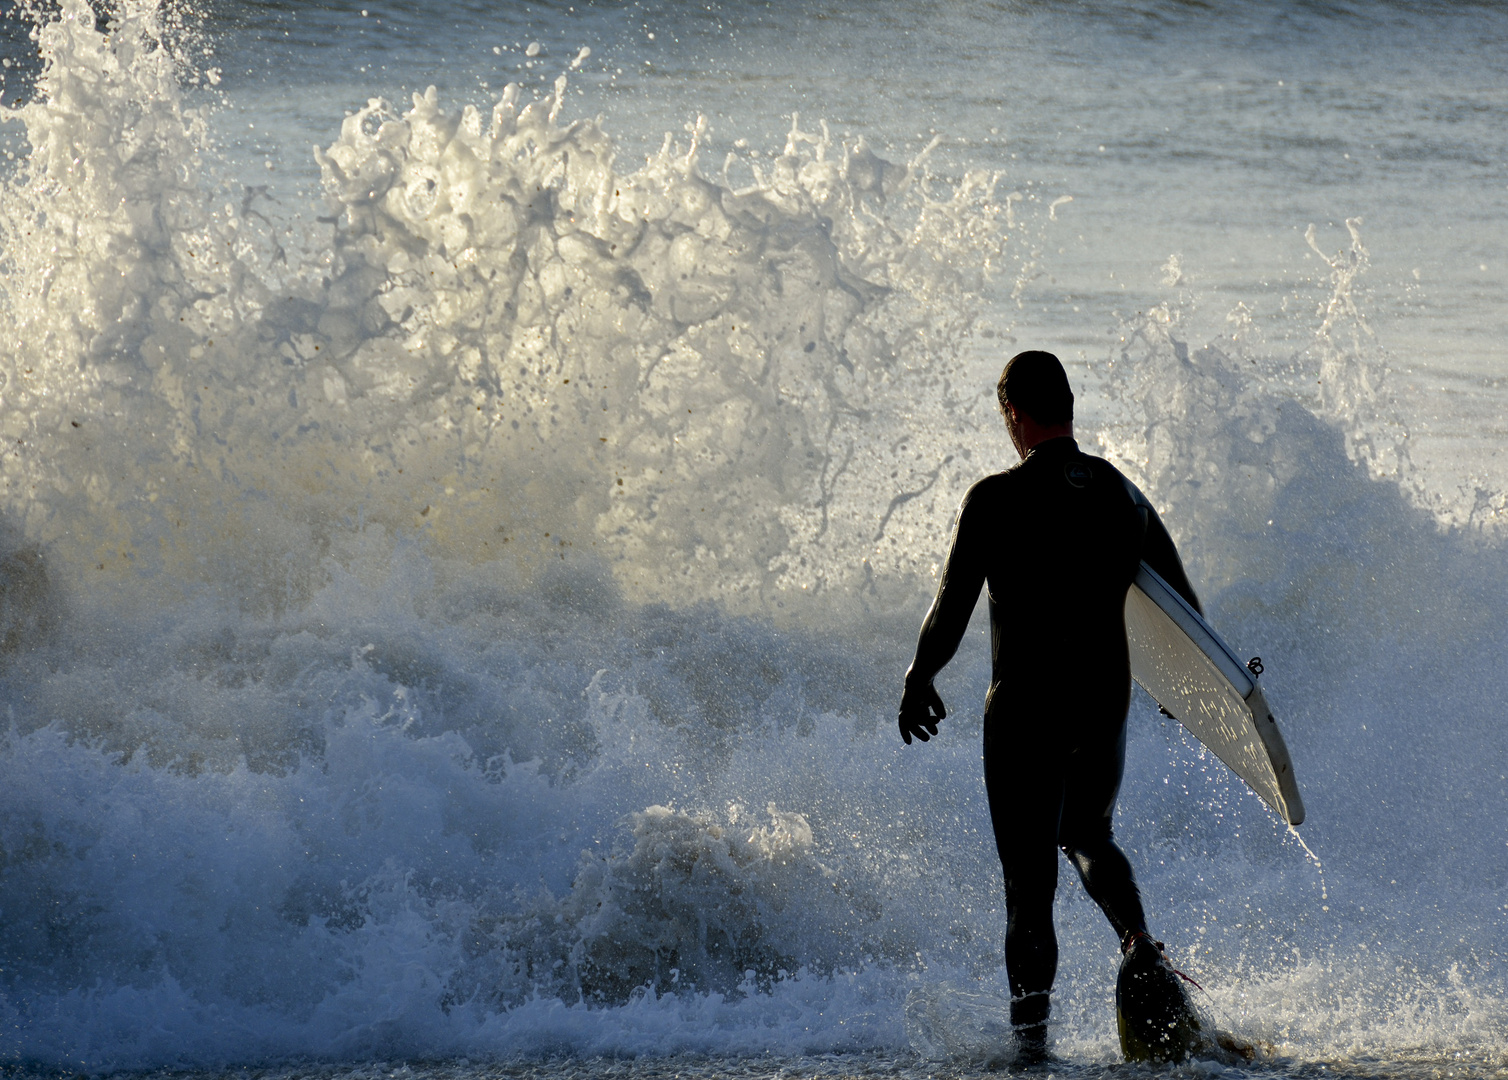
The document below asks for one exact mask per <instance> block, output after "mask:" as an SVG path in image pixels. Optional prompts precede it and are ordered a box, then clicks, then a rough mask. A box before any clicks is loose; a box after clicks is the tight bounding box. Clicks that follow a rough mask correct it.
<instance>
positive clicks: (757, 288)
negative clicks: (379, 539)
mask: <svg viewBox="0 0 1508 1080" xmlns="http://www.w3.org/2000/svg"><path fill="white" fill-rule="evenodd" d="M65 12H66V17H65V18H63V19H62V20H59V21H57V22H54V23H50V24H48V26H47V28H46V29H45V31H44V33H43V38H42V47H43V54H44V57H45V58H46V60H47V66H46V69H45V71H44V72H43V74H42V76H41V79H40V81H39V98H38V100H37V101H35V102H33V103H32V104H30V105H27V106H25V107H24V108H23V109H21V110H20V111H19V119H20V120H21V121H22V122H24V123H25V125H26V128H27V134H28V137H29V139H30V141H31V143H32V145H33V146H34V147H35V148H36V149H35V151H34V153H33V155H32V158H31V159H30V160H29V162H28V163H27V166H26V167H25V169H24V170H23V175H22V176H21V178H19V179H18V180H17V181H15V182H13V183H12V184H11V186H10V187H9V188H8V190H7V193H6V203H7V224H6V226H5V231H4V236H5V244H6V252H7V260H8V265H9V266H10V267H11V270H10V275H9V279H10V281H11V286H10V289H11V295H10V296H9V298H8V303H7V305H6V307H5V319H6V323H5V332H6V334H7V336H8V337H9V338H10V339H12V340H15V341H17V342H21V343H24V345H23V346H22V347H21V348H19V349H17V350H15V351H13V352H12V353H11V355H9V356H8V357H7V360H8V363H9V368H8V370H7V372H6V377H7V380H8V383H7V385H8V386H9V388H10V392H9V395H8V400H7V415H8V416H9V417H10V424H11V427H12V428H14V429H15V430H14V432H13V433H12V434H11V435H10V438H11V439H12V453H10V454H9V455H7V457H6V458H5V461H4V465H3V467H4V469H5V471H6V476H7V478H8V479H7V483H8V485H9V486H8V490H10V491H11V492H12V496H11V507H12V513H22V512H24V513H26V514H28V515H30V518H31V520H30V521H29V523H28V525H27V528H28V531H29V532H30V533H31V534H33V535H35V536H37V537H38V538H39V539H42V540H44V541H46V542H48V543H50V544H52V545H53V546H54V549H55V550H56V551H57V552H58V557H60V558H68V559H69V561H75V562H77V563H80V564H83V565H89V564H90V563H94V564H97V565H102V566H103V568H104V572H105V573H110V572H111V571H112V570H115V569H117V568H119V569H120V570H121V571H122V572H130V573H139V572H140V570H141V569H142V568H143V567H150V568H152V569H153V570H155V571H157V572H158V573H160V574H166V575H170V576H172V577H173V578H176V579H178V580H180V581H199V582H216V583H220V587H221V588H222V589H224V590H225V591H227V592H229V593H230V594H231V595H232V597H234V598H235V599H237V600H239V601H240V602H243V603H249V604H251V605H252V606H253V607H263V608H265V607H268V606H270V607H272V608H275V609H280V608H281V607H282V606H284V605H285V604H288V603H295V602H298V601H299V600H301V599H304V598H307V596H308V594H309V590H310V589H311V587H312V586H313V585H314V584H315V583H316V582H317V581H318V580H320V577H321V575H322V573H323V571H322V569H321V562H322V560H323V559H325V558H328V557H330V556H331V554H332V553H333V552H334V551H335V549H336V548H338V547H340V545H341V543H342V536H341V534H342V533H348V532H349V531H350V526H349V524H348V523H351V522H356V523H359V524H358V525H357V527H358V528H360V529H373V528H375V529H380V530H383V531H384V532H385V533H386V534H388V535H391V536H414V535H419V536H422V538H423V541H424V542H425V543H426V544H428V545H432V546H433V548H434V550H436V551H438V552H441V553H444V554H445V555H447V556H451V557H461V558H464V559H468V560H470V561H484V560H489V559H495V558H500V557H508V558H517V559H520V560H522V561H524V562H526V563H529V562H532V563H536V564H537V563H538V561H539V560H540V559H542V558H554V557H557V556H558V557H561V558H565V557H578V558H588V559H592V560H595V561H598V562H600V563H602V564H605V565H606V566H607V567H609V569H610V571H611V572H612V573H614V574H615V575H616V577H617V579H618V581H619V584H620V585H621V586H622V587H623V588H625V589H627V590H628V592H629V593H630V594H631V595H634V596H637V597H639V598H642V599H649V598H672V597H674V598H678V599H680V600H682V601H684V600H686V599H689V598H692V597H706V596H712V595H716V596H719V597H721V598H723V600H724V601H725V602H729V603H735V604H737V603H740V602H741V603H743V604H744V605H745V606H750V607H754V608H761V607H768V606H772V605H773V604H774V603H775V601H776V600H777V599H778V598H779V597H780V595H781V594H785V593H791V594H796V595H799V594H800V593H802V592H803V591H805V592H809V593H810V592H821V591H824V590H833V589H835V588H836V587H839V586H841V587H842V588H843V589H849V588H852V587H854V586H856V585H864V584H869V585H870V586H871V587H873V582H874V578H875V575H876V574H877V573H878V574H879V575H881V576H882V577H884V576H887V575H888V576H890V577H894V576H895V575H897V574H899V575H901V576H902V577H903V578H909V577H910V576H911V575H914V574H915V572H916V570H917V567H918V566H919V565H924V564H926V563H927V562H928V560H929V558H930V552H931V551H932V550H934V549H935V548H936V547H937V546H938V543H939V541H940V538H939V536H938V535H937V534H938V530H939V528H940V527H941V526H939V525H938V524H937V521H938V520H939V519H941V518H943V517H945V514H944V513H943V512H942V508H943V507H945V506H947V505H950V504H952V503H953V502H955V501H956V499H957V497H958V496H959V495H960V494H961V487H960V485H961V484H963V483H965V482H966V479H967V478H966V477H965V475H964V473H963V471H962V469H961V468H960V466H961V465H962V462H963V459H962V458H960V457H959V456H958V446H959V443H960V442H961V441H966V436H967V433H968V427H969V420H968V416H967V412H968V410H964V411H963V415H962V416H960V413H959V410H957V409H956V408H955V407H954V406H955V405H956V404H957V402H956V401H954V395H953V394H952V392H951V391H945V392H944V393H942V394H941V395H939V394H938V393H936V390H937V388H938V387H940V386H941V387H947V386H949V385H951V382H950V380H952V379H953V378H954V376H955V375H956V372H957V367H958V363H959V346H960V343H961V342H962V341H963V340H964V339H965V338H966V337H967V335H968V334H969V332H970V331H971V329H972V327H973V324H974V321H975V319H976V317H977V314H978V310H979V309H978V304H979V301H978V299H977V297H978V295H979V290H980V289H981V287H982V286H983V285H984V283H985V282H986V280H987V279H988V278H989V277H990V276H991V275H992V274H993V273H994V272H995V271H996V270H997V269H999V268H1001V267H1002V266H1004V264H1005V263H1006V261H1007V259H1008V258H1009V256H1008V254H1007V248H1008V227H1007V225H1006V224H1005V223H1004V222H1003V221H1002V220H1000V215H999V214H998V206H997V204H996V202H995V200H994V198H993V194H994V190H995V186H996V184H997V182H998V177H997V176H995V175H992V174H988V173H983V172H971V173H968V174H967V175H965V176H963V177H962V178H961V179H959V180H958V181H957V182H956V183H954V184H952V185H939V184H937V183H936V182H935V181H933V180H932V179H931V178H930V177H929V175H928V173H927V171H926V168H925V155H923V156H922V157H921V158H918V159H917V160H915V161H913V162H911V163H910V164H908V165H894V164H892V163H890V162H887V161H884V160H883V159H881V158H879V157H878V156H876V155H875V154H874V153H873V152H872V151H870V150H869V149H868V148H867V147H866V146H865V145H864V144H863V143H862V141H860V142H857V143H852V144H847V143H844V144H839V143H837V142H835V141H834V140H833V139H832V137H831V136H830V135H828V134H827V132H826V128H825V125H823V127H822V131H821V133H820V134H812V133H810V132H807V131H804V130H802V129H801V127H800V126H799V124H798V123H797V122H795V121H793V125H792V128H791V132H790V135H789V137H788V139H787V142H786V145H785V147H784V150H783V151H782V152H781V153H779V154H776V155H774V156H773V157H772V158H770V159H769V160H768V164H767V165H766V164H764V163H762V162H760V161H756V160H754V159H753V158H747V159H745V160H738V159H737V158H736V156H730V158H729V160H727V161H725V162H724V165H723V169H722V177H721V182H719V181H718V180H716V179H712V178H709V177H708V176H706V175H704V173H703V171H702V169H701V167H700V164H699V162H700V158H701V145H702V142H703V140H704V139H705V136H706V122H705V121H704V120H700V121H698V122H697V123H696V124H695V125H690V126H689V135H688V138H687V140H686V141H685V142H684V144H682V143H678V142H677V141H676V140H674V139H672V138H670V137H667V139H666V141H665V144H664V146H663V147H662V149H661V150H660V152H659V153H658V154H657V155H655V156H654V157H652V158H651V159H650V160H649V161H648V162H647V164H646V165H645V166H644V167H643V168H641V169H639V170H638V171H636V172H633V173H624V172H622V171H620V170H618V169H617V167H616V164H615V151H614V147H613V143H612V141H611V139H610V138H609V136H608V135H607V134H606V132H605V131H604V130H603V128H602V126H601V125H600V124H599V123H597V122H594V121H581V120H577V121H569V122H566V121H564V120H562V115H561V114H562V110H563V100H564V92H565V89H566V83H565V81H564V80H565V76H561V79H560V80H559V81H557V83H556V85H555V89H554V93H553V95H552V96H550V97H548V98H545V99H542V100H538V101H523V100H521V96H520V92H519V89H518V87H516V86H510V87H509V88H508V89H507V90H505V91H504V93H503V95H502V97H501V99H500V100H499V101H498V103H497V104H496V106H495V107H494V108H493V109H492V110H491V111H490V114H483V113H482V112H481V111H480V110H478V109H477V108H475V107H473V106H466V107H465V108H463V109H461V110H460V111H459V112H458V113H457V112H447V111H445V110H444V109H443V108H442V107H441V105H440V103H439V100H438V96H437V95H436V94H435V92H434V91H433V90H431V91H430V92H428V93H426V94H423V95H416V96H415V98H414V100H413V103H412V107H411V108H410V109H409V110H408V111H407V112H403V113H398V112H396V111H395V110H394V109H393V108H392V107H391V106H390V105H388V104H387V103H386V102H383V101H378V100H374V101H372V102H370V103H369V104H368V105H367V106H366V107H364V108H362V109H360V110H357V111H356V112H355V113H353V114H352V115H350V116H349V117H348V118H347V119H346V121H345V123H344V124H343V125H342V129H341V134H340V137H339V139H338V140H336V142H334V143H333V144H332V145H331V146H329V147H328V148H326V149H325V150H322V151H318V152H317V154H316V156H317V158H318V161H319V164H320V168H321V172H322V175H323V177H324V188H325V191H326V194H327V201H328V203H329V205H328V211H329V215H330V217H331V218H333V219H334V222H335V228H334V235H333V237H332V238H331V241H330V243H329V246H328V247H327V248H325V249H324V250H316V251H314V252H313V253H311V254H310V256H309V259H308V261H307V264H306V265H303V266H300V267H297V268H289V267H287V266H286V263H287V259H288V249H287V248H285V247H284V246H283V244H282V243H281V242H279V241H278V239H277V238H276V236H275V235H273V234H272V233H270V232H269V231H268V230H267V229H266V227H265V225H266V223H267V219H266V217H265V215H263V214H262V213H261V210H260V209H259V206H260V205H262V204H260V203H259V201H258V200H259V198H260V196H261V194H262V192H261V189H256V188H248V189H246V191H245V194H244V196H242V197H241V198H240V200H239V206H238V205H236V203H234V202H227V203H226V204H225V205H223V206H217V205H215V204H214V200H212V199H211V197H210V195H209V194H208V193H207V192H206V190H205V189H206V186H207V179H206V177H204V176H203V175H202V174H203V159H204V153H205V147H206V135H205V128H204V117H203V115H202V114H201V113H197V112H195V111H194V110H192V109H189V108H187V107H185V105H184V104H183V101H182V97H181V93H180V91H179V90H178V87H177V85H176V81H175V74H174V67H173V63H172V57H171V56H170V55H169V52H168V50H167V49H166V48H164V47H163V46H162V44H161V28H160V26H159V25H158V23H157V22H156V21H154V19H155V12H154V9H152V8H151V7H149V6H139V7H137V8H133V9H132V10H131V13H130V14H129V16H128V17H126V18H125V19H123V20H122V21H121V22H120V23H119V25H117V26H116V27H114V28H113V30H112V32H111V33H110V34H109V35H108V36H106V35H102V34H100V33H98V32H96V31H95V30H94V29H93V20H92V16H91V15H90V14H89V12H88V10H87V8H86V7H85V6H84V5H82V4H81V3H75V4H74V5H72V6H70V7H68V8H66V9H65ZM745 167H746V168H747V170H748V172H749V175H750V176H751V178H752V182H751V183H748V184H745V185H743V186H740V187H734V186H732V185H733V181H732V180H731V179H730V176H731V175H732V174H733V173H736V172H738V171H739V170H740V169H741V168H745ZM102 210H103V211H104V212H103V213H102V212H101V211H102ZM23 283H24V284H23ZM65 311H66V312H67V314H64V312H65ZM902 418H905V419H906V420H908V421H909V422H910V425H911V428H912V430H913V431H914V434H913V435H912V436H910V437H908V438H906V439H902V440H901V441H900V444H899V445H892V446H890V447H889V448H881V449H879V450H874V449H871V448H870V447H871V445H872V444H873V443H874V440H873V439H872V438H870V437H869V434H868V433H869V432H870V431H872V430H874V429H875V428H877V427H878V428H884V429H887V430H888V429H890V428H891V427H893V426H897V425H899V424H901V423H902V422H903V421H902ZM143 432H146V433H148V434H146V435H145V436H143V434H142V433H143ZM121 445H124V446H125V447H127V448H128V450H127V452H126V453H125V454H120V453H118V452H116V451H115V450H113V449H112V450H108V451H107V450H106V449H105V448H106V447H111V448H114V447H118V446H121ZM965 452H967V451H965ZM881 478H883V480H884V482H883V483H881ZM892 478H893V479H895V480H896V481H898V482H897V483H895V484H892V483H891V482H890V481H891V480H892ZM896 487H899V488H900V489H902V490H906V491H909V492H910V493H911V496H912V497H910V498H908V499H906V500H902V502H900V503H891V504H890V505H889V506H888V508H887V507H886V506H884V505H883V504H882V505H880V506H878V507H877V506H876V502H877V500H880V499H881V497H880V496H879V495H878V493H877V491H876V489H877V488H878V489H884V490H886V491H887V494H886V495H885V496H884V497H883V500H885V501H888V499H889V495H888V490H891V489H894V488H896ZM921 495H926V496H927V497H926V498H925V499H921V500H920V501H916V497H917V496H921ZM143 499H145V500H146V502H145V503H143ZM78 518H82V519H84V520H82V521H81V520H76V519H78ZM208 521H214V522H215V525H214V526H213V527H212V528H206V525H205V523H206V522H208ZM107 535H108V536H109V539H108V540H103V539H101V538H102V537H104V536H107ZM83 536H87V537H88V538H89V539H88V540H87V541H83V543H87V544H88V545H89V550H88V551H82V550H78V546H79V544H80V542H81V541H80V540H78V539H77V538H79V537H83ZM898 538H903V539H905V541H906V542H905V543H902V542H900V541H899V540H898ZM917 541H919V543H918V542H917ZM918 548H920V549H922V550H923V552H924V553H923V554H921V555H917V554H914V552H916V551H917V549H918ZM65 550H67V551H68V554H67V555H64V554H63V552H64V551H65ZM855 551H858V552H862V553H865V556H866V557H864V558H862V560H861V561H859V562H858V563H857V566H859V567H861V569H856V568H855V567H856V561H855V560H854V559H853V558H852V557H851V554H852V553H853V552H855ZM279 566H281V567H282V568H283V569H282V572H281V573H278V572H277V570H276V568H277V567H279ZM248 568H250V569H249V570H248ZM226 583H229V584H228V585H227V584H226Z"/></svg>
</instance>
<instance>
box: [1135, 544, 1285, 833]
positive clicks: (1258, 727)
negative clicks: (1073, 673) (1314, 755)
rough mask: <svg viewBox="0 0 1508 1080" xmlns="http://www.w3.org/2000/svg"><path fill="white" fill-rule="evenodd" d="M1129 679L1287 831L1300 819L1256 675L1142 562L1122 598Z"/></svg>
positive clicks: (1280, 744) (1277, 733)
mask: <svg viewBox="0 0 1508 1080" xmlns="http://www.w3.org/2000/svg"><path fill="white" fill-rule="evenodd" d="M1126 640H1127V642H1128V643H1129V644H1130V646H1131V675H1132V677H1133V678H1134V679H1135V680H1136V681H1137V682H1138V683H1140V684H1141V686H1142V688H1143V689H1145V690H1146V691H1147V693H1149V694H1151V695H1152V697H1153V698H1154V699H1155V700H1156V702H1157V703H1158V704H1159V705H1161V706H1162V707H1163V709H1165V710H1166V711H1167V712H1168V713H1169V714H1170V715H1172V716H1174V717H1175V718H1177V720H1178V722H1179V723H1181V724H1182V725H1183V726H1184V727H1185V728H1187V729H1188V731H1189V733H1190V734H1192V735H1193V736H1194V738H1196V739H1198V740H1199V741H1200V742H1201V743H1203V744H1204V745H1205V746H1207V747H1208V748H1209V749H1210V751H1211V752H1213V753H1214V755H1215V756H1216V757H1218V758H1219V759H1220V760H1221V761H1223V762H1225V764H1226V765H1228V766H1230V768H1231V771H1232V772H1234V773H1235V774H1236V775H1237V776H1239V777H1240V778H1241V779H1242V780H1244V781H1246V784H1247V786H1249V787H1250V788H1251V789H1252V790H1253V791H1255V792H1256V793H1257V794H1258V795H1260V796H1261V797H1262V800H1263V801H1264V802H1265V803H1267V805H1268V806H1270V807H1272V808H1273V810H1275V811H1276V812H1277V814H1278V816H1279V817H1281V818H1282V819H1283V820H1284V821H1286V822H1287V823H1288V824H1290V825H1299V824H1301V823H1302V822H1303V820H1304V800H1303V798H1302V797H1300V795H1299V788H1298V783H1297V781H1296V780H1295V779H1294V776H1293V761H1292V759H1291V758H1290V757H1289V756H1288V746H1287V744H1286V743H1284V742H1283V733H1282V732H1281V731H1279V730H1278V722H1277V720H1276V719H1275V718H1274V717H1273V714H1272V708H1271V707H1270V706H1269V705H1268V704H1267V697H1266V695H1265V694H1263V692H1262V687H1261V686H1260V685H1259V684H1258V682H1257V676H1256V674H1254V673H1253V672H1252V671H1251V670H1249V669H1248V668H1247V666H1246V665H1245V664H1243V663H1242V662H1241V661H1240V660H1239V659H1238V658H1237V656H1236V654H1235V652H1234V651H1233V650H1232V649H1231V647H1230V646H1229V645H1227V644H1226V643H1225V642H1224V640H1222V639H1221V637H1220V635H1219V634H1217V633H1215V630H1214V628H1213V627H1211V626H1210V624H1209V623H1207V622H1205V621H1204V618H1203V617H1202V616H1201V615H1200V614H1199V613H1198V612H1197V611H1195V610H1194V609H1193V608H1192V607H1190V606H1189V604H1188V601H1186V600H1184V598H1183V597H1181V596H1179V595H1178V593H1177V592H1176V591H1174V589H1173V588H1172V586H1170V585H1169V584H1168V583H1167V582H1166V581H1164V580H1163V579H1162V578H1161V577H1160V576H1159V575H1158V573H1157V571H1155V570H1153V569H1152V568H1151V567H1150V566H1148V565H1147V564H1146V563H1142V564H1141V569H1140V570H1138V571H1137V574H1136V580H1135V581H1134V582H1133V583H1132V585H1131V589H1130V590H1129V591H1128V592H1127V594H1126Z"/></svg>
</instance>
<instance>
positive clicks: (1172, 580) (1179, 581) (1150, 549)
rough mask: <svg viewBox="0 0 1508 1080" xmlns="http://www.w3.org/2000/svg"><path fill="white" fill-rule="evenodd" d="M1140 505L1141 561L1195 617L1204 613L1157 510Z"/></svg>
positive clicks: (1148, 505) (1143, 504)
mask: <svg viewBox="0 0 1508 1080" xmlns="http://www.w3.org/2000/svg"><path fill="white" fill-rule="evenodd" d="M1141 506H1142V509H1143V512H1144V513H1145V515H1146V520H1147V530H1146V532H1145V533H1144V534H1143V536H1142V545H1141V558H1142V562H1144V563H1146V564H1147V565H1148V566H1150V567H1151V568H1152V569H1153V570H1155V571H1157V574H1158V576H1159V577H1161V578H1162V579H1163V580H1164V581H1166V582H1167V583H1168V585H1169V586H1171V587H1172V589H1173V591H1174V592H1176V593H1177V594H1178V595H1179V596H1181V597H1183V598H1184V599H1185V600H1187V601H1188V602H1189V606H1190V607H1191V608H1193V609H1194V610H1195V611H1197V612H1199V614H1201V615H1203V614H1204V608H1202V607H1201V606H1200V605H1199V597H1197V596H1195V595H1194V586H1193V585H1191V584H1189V575H1188V574H1187V573H1185V572H1184V569H1183V560H1182V559H1180V558H1179V557H1178V548H1177V547H1175V546H1174V544H1173V538H1172V537H1171V536H1169V535H1168V530H1167V528H1166V527H1164V525H1163V523H1162V519H1161V518H1159V517H1158V516H1157V511H1156V510H1154V509H1152V504H1151V503H1149V502H1147V501H1146V498H1145V496H1144V497H1143V498H1142V501H1141Z"/></svg>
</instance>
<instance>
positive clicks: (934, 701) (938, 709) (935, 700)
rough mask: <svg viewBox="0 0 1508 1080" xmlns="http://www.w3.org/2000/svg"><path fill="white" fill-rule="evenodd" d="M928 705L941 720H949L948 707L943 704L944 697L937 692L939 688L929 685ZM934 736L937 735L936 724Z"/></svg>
mask: <svg viewBox="0 0 1508 1080" xmlns="http://www.w3.org/2000/svg"><path fill="white" fill-rule="evenodd" d="M927 705H928V706H929V707H930V708H931V709H932V711H933V712H935V713H936V714H937V718H938V719H939V720H946V719H947V718H948V707H947V706H946V705H944V704H943V699H942V695H941V694H939V693H938V692H937V687H935V686H931V685H929V686H928V687H927ZM929 722H930V721H929ZM932 734H934V735H936V734H937V725H936V724H933V725H932Z"/></svg>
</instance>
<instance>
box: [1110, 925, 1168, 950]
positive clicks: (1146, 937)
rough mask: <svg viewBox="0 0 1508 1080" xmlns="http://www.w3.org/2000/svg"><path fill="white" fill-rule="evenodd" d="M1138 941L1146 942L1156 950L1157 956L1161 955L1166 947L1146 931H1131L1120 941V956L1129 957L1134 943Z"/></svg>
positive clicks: (1134, 945) (1134, 946)
mask: <svg viewBox="0 0 1508 1080" xmlns="http://www.w3.org/2000/svg"><path fill="white" fill-rule="evenodd" d="M1139 941H1146V942H1147V943H1148V944H1150V945H1151V946H1152V947H1153V948H1155V949H1156V950H1157V952H1158V954H1159V955H1161V954H1162V953H1163V952H1164V950H1165V949H1166V946H1164V945H1163V943H1162V942H1160V941H1158V940H1157V939H1156V938H1154V937H1153V936H1152V935H1151V934H1150V933H1149V932H1148V931H1146V930H1132V931H1131V932H1130V933H1128V934H1127V935H1126V936H1125V937H1124V938H1122V939H1121V955H1122V956H1129V955H1130V953H1131V950H1132V949H1134V948H1136V943H1137V942H1139Z"/></svg>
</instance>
